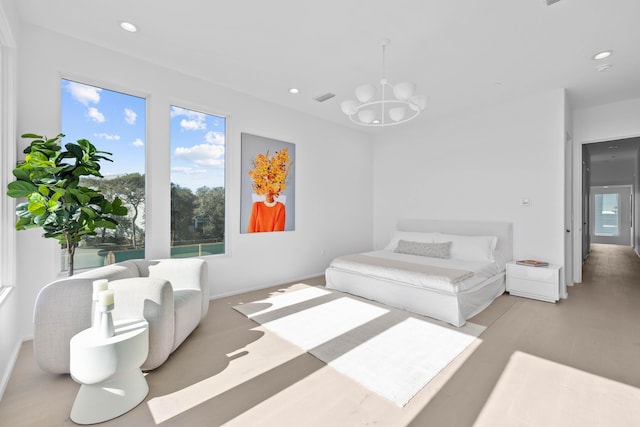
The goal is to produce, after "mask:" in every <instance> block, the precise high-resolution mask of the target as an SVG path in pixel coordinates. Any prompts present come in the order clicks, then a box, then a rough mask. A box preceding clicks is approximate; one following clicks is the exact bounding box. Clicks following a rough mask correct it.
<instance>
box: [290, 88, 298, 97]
mask: <svg viewBox="0 0 640 427" xmlns="http://www.w3.org/2000/svg"><path fill="white" fill-rule="evenodd" d="M289 93H292V94H294V95H295V94H296V93H300V89H298V88H297V87H292V88H291V89H289Z"/></svg>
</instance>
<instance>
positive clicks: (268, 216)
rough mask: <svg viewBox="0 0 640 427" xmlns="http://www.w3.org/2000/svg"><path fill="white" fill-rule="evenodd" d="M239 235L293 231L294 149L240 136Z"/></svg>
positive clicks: (254, 136)
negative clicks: (240, 187)
mask: <svg viewBox="0 0 640 427" xmlns="http://www.w3.org/2000/svg"><path fill="white" fill-rule="evenodd" d="M241 150H242V180H241V186H242V190H241V206H240V232H241V233H261V232H276V231H293V230H294V229H295V218H296V204H295V201H296V191H295V190H296V185H295V183H296V180H295V175H296V174H295V166H294V165H295V157H296V146H295V144H291V143H289V142H283V141H278V140H276V139H271V138H265V137H262V136H256V135H251V134H248V133H242V134H241Z"/></svg>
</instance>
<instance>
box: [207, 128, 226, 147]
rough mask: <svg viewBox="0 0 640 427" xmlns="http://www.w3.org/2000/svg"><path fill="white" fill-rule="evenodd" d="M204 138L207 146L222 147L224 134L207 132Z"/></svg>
mask: <svg viewBox="0 0 640 427" xmlns="http://www.w3.org/2000/svg"><path fill="white" fill-rule="evenodd" d="M205 138H206V140H207V142H208V143H209V144H215V145H224V134H223V133H222V132H214V131H209V132H207V135H206V136H205Z"/></svg>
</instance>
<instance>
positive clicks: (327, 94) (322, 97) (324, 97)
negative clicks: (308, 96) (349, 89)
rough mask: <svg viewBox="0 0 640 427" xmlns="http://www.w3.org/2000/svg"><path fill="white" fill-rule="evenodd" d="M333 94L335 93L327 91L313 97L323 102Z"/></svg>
mask: <svg viewBox="0 0 640 427" xmlns="http://www.w3.org/2000/svg"><path fill="white" fill-rule="evenodd" d="M334 96H336V94H335V93H331V92H328V93H325V94H324V95H320V96H316V97H315V98H313V99H315V100H316V101H318V102H324V101H328V100H329V99H331V98H333V97H334Z"/></svg>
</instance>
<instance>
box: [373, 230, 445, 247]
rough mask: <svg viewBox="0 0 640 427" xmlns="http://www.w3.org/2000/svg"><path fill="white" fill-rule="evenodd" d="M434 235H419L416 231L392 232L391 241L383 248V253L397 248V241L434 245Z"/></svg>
mask: <svg viewBox="0 0 640 427" xmlns="http://www.w3.org/2000/svg"><path fill="white" fill-rule="evenodd" d="M435 237H436V233H420V232H418V231H399V230H396V231H394V232H393V236H392V237H391V241H389V244H388V245H387V246H385V248H384V250H385V251H395V250H396V248H397V247H398V241H399V240H408V241H410V242H418V243H435Z"/></svg>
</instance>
